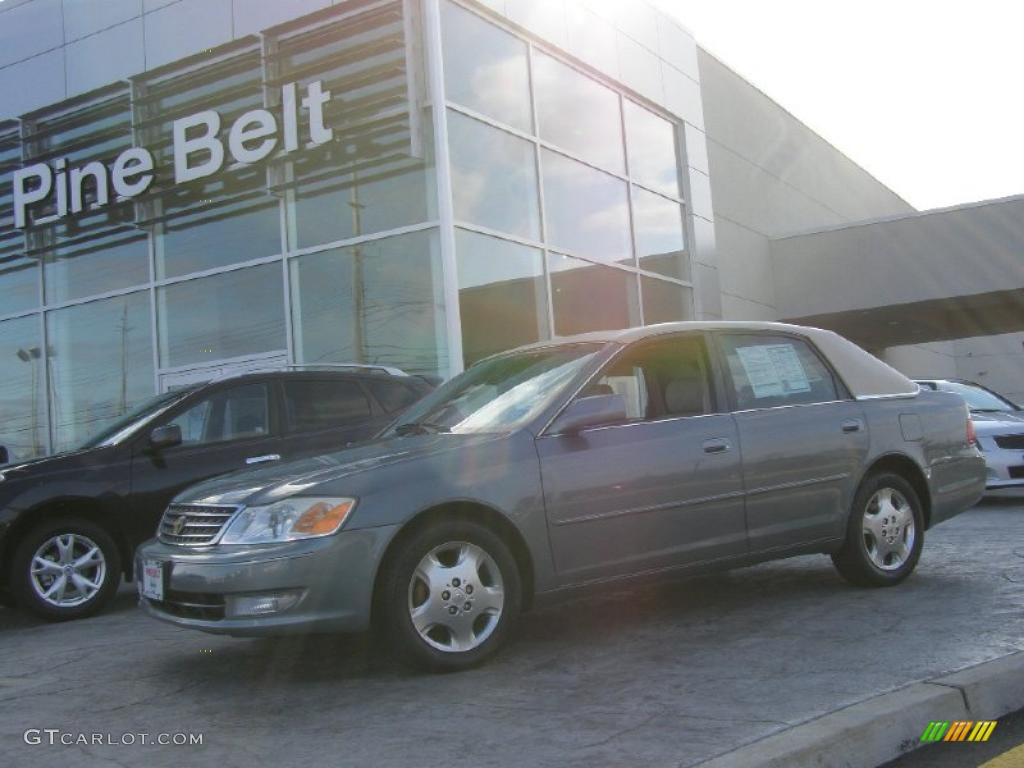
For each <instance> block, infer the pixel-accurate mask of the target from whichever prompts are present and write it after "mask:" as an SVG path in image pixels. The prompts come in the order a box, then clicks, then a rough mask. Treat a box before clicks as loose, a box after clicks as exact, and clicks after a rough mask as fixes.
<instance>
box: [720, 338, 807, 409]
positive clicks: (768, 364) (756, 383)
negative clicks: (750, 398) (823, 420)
mask: <svg viewBox="0 0 1024 768" xmlns="http://www.w3.org/2000/svg"><path fill="white" fill-rule="evenodd" d="M736 354H737V355H739V358H740V363H742V365H743V370H744V371H745V372H746V374H747V381H748V382H749V383H750V388H751V389H752V390H753V392H754V397H756V398H762V397H781V396H785V395H788V394H790V393H793V392H810V391H811V383H810V381H809V380H808V378H807V372H806V371H805V370H804V366H803V363H801V362H800V356H799V355H798V354H797V351H796V348H795V347H794V346H793V345H792V344H765V345H758V346H755V347H737V348H736Z"/></svg>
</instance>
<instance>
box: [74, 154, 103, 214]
mask: <svg viewBox="0 0 1024 768" xmlns="http://www.w3.org/2000/svg"><path fill="white" fill-rule="evenodd" d="M89 177H91V178H92V180H93V184H95V186H96V204H95V206H94V207H96V208H99V207H100V206H103V205H106V204H107V203H108V202H110V190H109V189H108V182H107V166H105V165H104V164H103V163H101V162H99V161H98V160H93V161H92V162H91V163H86V164H85V165H83V166H82V167H81V168H72V169H71V173H70V174H68V179H69V182H70V184H71V212H72V213H81V212H82V211H83V210H84V209H85V195H84V194H83V188H84V187H85V180H86V179H87V178H89Z"/></svg>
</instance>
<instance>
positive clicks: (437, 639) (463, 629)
mask: <svg viewBox="0 0 1024 768" xmlns="http://www.w3.org/2000/svg"><path fill="white" fill-rule="evenodd" d="M380 600H381V602H380V604H379V609H380V612H381V617H380V618H381V620H382V621H381V625H382V626H381V629H382V630H383V631H384V632H386V633H387V638H388V640H389V642H390V643H391V645H392V647H393V648H394V650H395V651H396V652H397V654H398V655H399V657H400V658H402V659H403V660H404V661H407V662H410V663H412V664H414V665H416V666H419V667H425V668H428V669H437V670H459V669H465V668H468V667H471V666H474V665H475V664H478V663H480V662H481V661H483V660H484V659H485V658H487V657H488V656H490V655H491V654H492V653H494V652H495V651H496V650H497V649H498V648H499V647H500V646H501V644H502V643H503V642H504V640H505V639H506V637H507V636H508V633H509V631H510V629H511V627H512V625H513V624H514V623H515V621H516V618H517V617H518V615H519V610H520V605H521V601H522V587H521V580H520V577H519V571H518V568H517V567H516V563H515V558H514V557H513V556H512V553H511V552H510V551H509V549H508V547H507V546H506V545H505V543H504V542H503V541H502V540H501V538H500V537H499V536H498V535H496V534H495V533H494V532H493V531H492V530H490V529H489V528H487V527H485V526H483V525H480V524H479V523H475V522H472V521H468V520H444V521H438V522H435V523H431V524H429V525H427V526H426V527H424V528H423V529H421V530H420V531H418V532H416V533H415V534H413V535H412V536H411V537H410V538H409V539H407V540H406V541H404V542H402V543H401V544H400V545H399V548H398V550H397V551H396V552H395V553H394V556H393V557H392V558H390V560H389V562H388V564H386V565H385V570H384V572H383V574H382V582H381V592H380Z"/></svg>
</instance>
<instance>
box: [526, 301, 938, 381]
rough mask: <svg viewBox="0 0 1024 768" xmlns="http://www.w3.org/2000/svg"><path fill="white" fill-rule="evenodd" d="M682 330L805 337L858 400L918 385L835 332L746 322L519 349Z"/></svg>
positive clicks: (627, 332)
mask: <svg viewBox="0 0 1024 768" xmlns="http://www.w3.org/2000/svg"><path fill="white" fill-rule="evenodd" d="M682 331H739V332H742V331H754V332H764V331H777V332H780V333H791V334H796V335H799V336H804V337H806V338H808V339H809V340H810V341H811V342H813V343H814V345H815V346H816V347H817V348H818V349H819V350H820V351H821V353H822V354H824V355H825V356H826V357H827V358H828V359H829V361H830V362H831V363H832V366H833V367H834V368H835V369H836V371H837V372H838V373H839V376H840V378H842V380H843V382H844V383H845V384H846V386H847V388H849V390H850V393H851V394H852V395H853V396H854V397H856V398H858V399H870V398H874V397H892V396H903V397H912V396H914V395H916V394H917V393H918V391H919V390H918V386H917V384H915V383H914V382H912V381H911V380H910V379H908V378H907V377H906V376H904V375H903V374H902V373H900V372H899V371H897V370H896V369H895V368H893V367H892V366H891V365H888V364H887V363H884V362H882V361H881V360H879V359H878V358H877V357H875V356H874V355H872V354H870V353H868V352H866V351H865V350H863V349H861V348H860V347H858V346H857V345H856V344H854V343H853V342H852V341H849V340H848V339H845V338H843V337H842V336H840V335H839V334H837V333H834V332H832V331H826V330H824V329H822V328H810V327H808V326H804V325H791V324H789V323H765V322H746V321H740V320H735V321H731V320H719V321H711V322H705V321H686V322H679V323H660V324H658V325H648V326H645V327H642V328H626V329H624V330H619V331H595V332H592V333H582V334H579V335H576V336H562V337H559V338H557V339H552V340H551V341H542V342H539V343H536V344H531V345H529V346H528V347H522V349H531V348H541V347H548V346H552V345H555V344H571V343H574V342H588V341H589V342H605V343H608V342H614V343H619V344H630V343H632V342H634V341H640V340H641V339H647V338H652V337H654V336H659V335H661V334H665V333H680V332H682Z"/></svg>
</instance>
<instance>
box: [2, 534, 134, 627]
mask: <svg viewBox="0 0 1024 768" xmlns="http://www.w3.org/2000/svg"><path fill="white" fill-rule="evenodd" d="M88 553H92V554H91V556H90V557H89V559H88V560H85V559H84V558H85V556H86V555H87V554H88ZM61 559H63V560H65V566H68V567H65V568H63V569H62V571H63V572H61V570H59V569H58V567H57V566H58V565H59V561H60V560H61ZM42 560H48V561H51V562H53V563H54V565H53V566H50V567H44V568H42V569H40V568H39V563H40V561H42ZM76 560H77V561H78V563H79V565H78V567H77V568H76V567H75V565H74V561H76ZM60 579H63V580H64V588H63V590H61V588H60V586H59V584H58V582H59V580H60ZM120 582H121V556H120V553H119V552H118V549H117V545H116V544H115V543H114V540H113V538H111V536H110V534H109V533H107V531H105V530H104V529H103V528H101V527H100V526H98V525H96V524H95V523H92V522H89V521H88V520H82V519H77V518H61V519H58V520H51V521H48V522H46V523H43V524H42V525H39V526H37V527H35V528H33V529H32V530H31V531H29V532H28V534H27V535H26V536H25V537H24V538H23V539H22V540H21V541H20V542H19V543H18V546H17V547H16V548H15V550H14V558H13V559H12V561H11V575H10V585H11V593H12V594H13V596H14V599H15V601H16V603H17V604H18V606H19V607H21V608H22V609H23V610H26V611H29V612H30V613H34V614H35V615H36V616H39V617H40V618H42V619H45V620H47V621H68V620H70V619H81V618H85V617H86V616H92V615H94V614H96V613H99V612H100V611H101V610H103V609H104V608H105V607H106V606H107V605H109V603H110V601H111V600H112V599H113V597H114V595H115V594H116V592H117V587H118V584H119V583H120ZM86 584H89V585H90V586H86ZM91 585H95V586H94V587H93V586H91ZM48 589H56V590H59V592H54V593H53V595H52V596H51V597H47V596H46V591H47V590H48Z"/></svg>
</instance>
